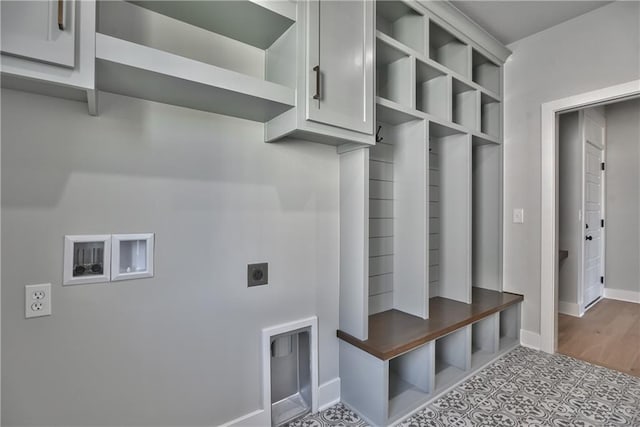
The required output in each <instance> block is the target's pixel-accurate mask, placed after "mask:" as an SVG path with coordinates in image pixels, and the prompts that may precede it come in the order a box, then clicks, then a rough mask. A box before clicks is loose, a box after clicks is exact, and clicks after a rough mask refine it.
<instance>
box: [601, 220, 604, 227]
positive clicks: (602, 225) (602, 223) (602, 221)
mask: <svg viewBox="0 0 640 427" xmlns="http://www.w3.org/2000/svg"><path fill="white" fill-rule="evenodd" d="M600 227H603V228H604V219H601V220H600Z"/></svg>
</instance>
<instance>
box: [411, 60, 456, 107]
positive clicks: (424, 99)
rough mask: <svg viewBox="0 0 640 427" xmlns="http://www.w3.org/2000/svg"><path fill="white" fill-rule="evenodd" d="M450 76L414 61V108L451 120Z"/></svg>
mask: <svg viewBox="0 0 640 427" xmlns="http://www.w3.org/2000/svg"><path fill="white" fill-rule="evenodd" d="M450 81H451V78H450V77H449V76H447V75H446V74H444V73H443V72H442V71H440V70H438V69H436V68H434V67H432V66H431V65H429V64H426V63H424V62H422V61H416V108H417V109H418V110H420V111H422V112H424V113H427V114H431V115H433V116H435V117H439V118H441V119H444V120H451V109H450V107H449V106H450V105H451V104H450V101H449V91H450V90H449V86H450Z"/></svg>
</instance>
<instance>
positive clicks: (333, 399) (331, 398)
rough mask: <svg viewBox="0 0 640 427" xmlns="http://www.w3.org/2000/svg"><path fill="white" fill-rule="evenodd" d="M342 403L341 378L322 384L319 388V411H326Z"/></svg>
mask: <svg viewBox="0 0 640 427" xmlns="http://www.w3.org/2000/svg"><path fill="white" fill-rule="evenodd" d="M339 402H340V378H339V377H338V378H334V379H332V380H331V381H327V382H326V383H323V384H320V387H318V411H324V410H325V409H327V408H329V407H331V406H333V405H335V404H336V403H339Z"/></svg>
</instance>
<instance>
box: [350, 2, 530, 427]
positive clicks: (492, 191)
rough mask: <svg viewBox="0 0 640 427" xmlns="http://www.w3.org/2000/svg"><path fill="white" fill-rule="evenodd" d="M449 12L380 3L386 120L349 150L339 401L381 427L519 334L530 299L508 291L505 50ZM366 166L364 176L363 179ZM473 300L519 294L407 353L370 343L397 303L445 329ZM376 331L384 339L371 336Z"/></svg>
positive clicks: (379, 98)
mask: <svg viewBox="0 0 640 427" xmlns="http://www.w3.org/2000/svg"><path fill="white" fill-rule="evenodd" d="M443 7H446V6H443V5H442V3H441V2H432V3H426V2H420V3H418V2H413V1H378V2H376V13H377V15H376V16H377V17H376V24H377V31H376V58H375V59H376V102H377V105H376V124H377V125H378V126H380V127H381V130H380V133H379V136H381V137H382V138H383V139H382V141H381V142H378V143H377V145H376V146H375V147H371V148H368V149H365V150H363V151H365V152H364V153H362V154H357V150H356V151H353V152H349V153H346V154H343V155H342V156H343V158H342V159H341V165H342V166H341V167H342V169H341V186H342V190H341V200H343V201H344V202H345V204H344V205H341V218H343V217H344V218H349V220H348V223H347V222H345V223H344V224H345V228H344V229H341V230H345V231H346V229H348V230H349V231H348V234H349V238H350V239H353V238H359V237H358V236H360V235H361V233H360V230H362V229H364V230H365V232H364V233H363V234H364V236H363V240H362V241H361V242H355V241H350V244H349V245H345V244H343V243H341V245H342V248H345V249H348V251H347V250H345V251H344V255H343V256H344V257H343V261H344V265H347V264H346V263H348V262H349V260H353V261H354V262H352V263H350V264H349V268H347V269H345V272H346V273H348V274H342V275H341V296H340V305H341V307H340V312H341V323H340V331H339V336H340V337H341V338H342V339H343V340H344V341H341V342H340V352H341V362H340V364H341V378H342V384H343V387H342V397H343V400H344V401H345V402H347V403H348V404H350V405H351V406H352V407H353V408H355V409H356V410H358V411H359V412H361V413H362V414H363V415H364V416H365V418H367V419H368V420H369V421H370V422H371V423H372V424H373V425H389V424H392V423H393V422H395V421H397V420H398V419H401V418H402V417H403V416H406V415H407V414H408V413H410V412H411V411H412V410H415V409H416V408H418V407H419V406H420V405H422V404H424V403H426V402H428V401H429V400H430V399H432V398H434V397H435V396H437V395H438V393H441V392H443V391H444V390H446V389H448V388H449V387H450V386H452V385H454V384H455V383H456V382H458V381H460V380H462V379H463V378H465V377H466V376H468V375H471V374H472V373H473V372H474V371H476V370H477V369H480V368H481V367H482V366H484V365H486V364H487V363H489V362H490V361H491V360H493V359H495V358H496V357H498V355H500V354H502V353H503V352H505V351H508V350H509V349H511V348H513V346H515V345H517V343H518V337H519V328H520V326H519V313H520V312H519V310H520V304H519V302H517V303H514V302H513V301H514V300H513V299H510V300H509V298H514V297H515V296H510V297H507V296H505V294H502V293H500V292H501V291H502V288H503V287H502V161H503V155H502V150H503V148H502V95H501V94H502V90H501V86H502V66H501V65H500V64H502V63H503V62H504V60H505V59H506V57H507V55H503V53H504V51H503V50H501V49H503V48H502V47H499V46H495V45H491V44H490V43H489V45H490V46H489V47H487V44H486V43H485V45H482V46H481V45H479V44H478V43H477V42H476V41H475V40H476V39H477V38H473V37H471V36H467V35H465V32H464V30H462V29H460V28H455V27H453V26H452V25H451V24H450V23H449V22H446V21H444V20H443V19H442V17H443V16H446V17H448V18H451V17H452V16H454V15H455V14H456V12H455V11H453V10H448V9H447V13H442V12H443V9H442V8H443ZM432 8H434V9H432ZM465 19H466V18H461V20H458V21H457V22H458V23H460V22H462V21H464V20H465ZM465 22H466V21H465ZM466 29H467V30H469V31H470V32H471V34H472V33H473V31H475V30H473V29H471V28H466ZM500 52H502V53H500ZM350 168H356V169H357V173H355V172H354V170H353V169H350ZM359 174H364V180H362V181H360V180H354V179H353V178H354V176H358V175H359ZM342 181H344V182H345V184H343V183H342ZM347 181H348V182H349V184H348V185H347V184H346V183H347ZM354 197H355V198H356V199H357V198H359V197H362V198H363V200H361V201H360V200H354ZM363 202H364V203H366V208H363V205H364V203H363ZM367 208H368V209H367ZM358 213H364V214H365V215H366V220H365V221H364V222H362V221H358V220H356V218H357V215H358ZM341 227H342V224H341ZM367 231H368V234H367ZM341 233H342V231H341ZM345 236H346V235H345ZM341 238H342V235H341ZM345 239H346V237H345ZM363 243H364V244H363ZM361 259H366V260H367V261H368V262H367V263H360V260H361ZM476 288H478V289H476ZM486 290H488V291H494V292H493V293H492V292H488V293H487V291H486ZM495 291H497V292H495ZM363 293H364V295H363ZM474 295H476V297H478V298H480V299H482V298H486V296H487V295H494V296H495V295H500V298H503V297H504V298H506V299H507V300H509V301H511V302H509V303H507V304H505V305H502V306H501V305H499V304H498V305H496V306H495V307H493V308H492V309H491V310H488V311H486V312H485V313H483V314H482V315H480V316H478V317H474V318H473V320H468V321H467V322H462V321H461V322H460V323H457V324H456V325H457V326H455V327H453V330H452V329H446V331H443V332H442V334H444V335H441V334H433V335H429V337H428V338H425V339H424V341H421V342H419V343H417V344H416V343H413V344H406V347H402V350H401V351H399V353H392V354H387V353H378V355H377V356H376V352H372V351H371V346H372V345H374V344H373V342H380V341H384V334H385V332H381V330H382V331H385V329H384V327H385V326H386V325H385V326H382V325H381V323H380V322H382V320H381V319H385V321H392V320H390V319H393V318H397V317H394V316H398V315H397V314H396V312H391V311H388V310H391V309H393V310H396V311H399V312H402V315H405V313H406V314H408V315H412V316H416V317H418V318H420V319H424V320H423V321H424V322H427V323H425V325H427V324H428V325H430V323H429V322H431V321H433V322H435V323H436V324H439V323H438V322H441V321H442V319H441V317H442V316H443V312H442V308H440V309H439V308H438V307H443V305H442V304H445V303H443V302H442V301H449V303H453V304H458V305H456V306H455V308H452V309H454V310H461V312H465V310H467V309H469V310H471V309H470V308H469V307H472V304H473V303H474V302H476V301H474ZM363 296H364V297H365V298H363ZM436 297H438V298H437V299H434V298H436ZM363 302H364V303H363ZM430 302H431V303H433V304H434V306H433V307H430ZM449 303H446V304H449ZM438 304H441V305H440V306H439V305H438ZM473 306H475V304H474V305H473ZM465 307H466V308H465ZM505 307H506V308H505ZM343 313H344V316H343V315H342V314H343ZM370 316H374V317H372V320H371V323H369V317H370ZM438 316H441V317H438ZM412 318H413V319H415V317H412ZM343 319H344V320H343ZM403 319H404V318H403ZM405 321H406V322H409V323H411V322H412V321H411V320H406V319H405ZM416 322H419V320H416ZM403 325H404V324H403ZM460 325H464V326H460ZM370 326H371V327H372V328H373V332H372V331H370V330H369V329H368V328H369V327H370ZM389 328H390V330H391V326H389ZM405 332H406V331H405ZM371 333H373V334H374V336H375V339H374V340H373V341H372V340H371V339H370V340H369V341H367V339H368V338H370V334H371ZM380 334H383V337H381V336H380ZM343 335H345V336H343ZM346 335H349V336H346ZM353 339H355V340H356V341H353ZM358 340H359V341H360V342H358ZM425 341H426V342H425ZM363 343H364V344H363ZM360 344H362V345H360ZM403 345H404V344H403ZM382 347H384V346H382ZM407 348H408V350H407ZM343 371H344V373H345V375H344V376H343V375H342V374H343ZM347 371H348V372H347ZM363 390H364V392H363Z"/></svg>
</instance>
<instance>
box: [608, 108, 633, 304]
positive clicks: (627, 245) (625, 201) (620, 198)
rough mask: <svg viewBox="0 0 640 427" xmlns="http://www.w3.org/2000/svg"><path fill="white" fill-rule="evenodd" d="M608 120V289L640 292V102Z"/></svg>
mask: <svg viewBox="0 0 640 427" xmlns="http://www.w3.org/2000/svg"><path fill="white" fill-rule="evenodd" d="M605 112H606V113H605V114H606V117H607V154H606V156H607V158H606V163H607V168H606V170H605V174H606V183H605V185H606V188H607V195H606V206H605V208H606V228H605V230H606V239H607V243H606V257H605V287H606V288H611V289H623V290H627V291H636V292H640V270H638V269H639V268H640V265H639V263H638V260H640V193H639V192H640V174H639V171H640V100H639V99H636V100H633V101H626V102H620V103H617V104H611V105H609V106H607V107H606V108H605Z"/></svg>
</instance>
